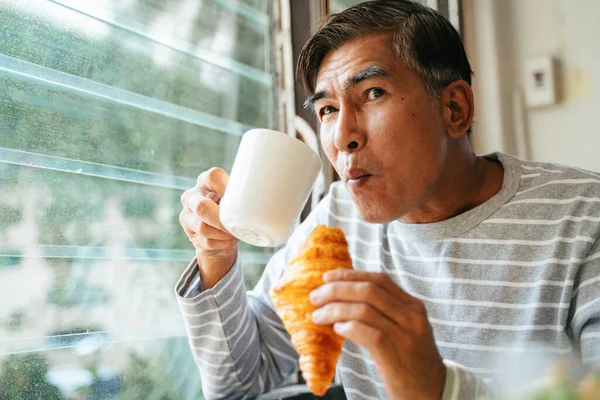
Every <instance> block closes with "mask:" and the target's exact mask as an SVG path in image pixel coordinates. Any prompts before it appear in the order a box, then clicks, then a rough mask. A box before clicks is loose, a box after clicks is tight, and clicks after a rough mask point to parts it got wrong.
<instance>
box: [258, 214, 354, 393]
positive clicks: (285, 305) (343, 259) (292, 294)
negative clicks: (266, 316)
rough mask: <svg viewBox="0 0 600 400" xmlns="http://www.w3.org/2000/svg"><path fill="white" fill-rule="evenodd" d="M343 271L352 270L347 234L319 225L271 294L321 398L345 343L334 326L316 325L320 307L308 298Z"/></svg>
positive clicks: (312, 388) (306, 377) (305, 374)
mask: <svg viewBox="0 0 600 400" xmlns="http://www.w3.org/2000/svg"><path fill="white" fill-rule="evenodd" d="M339 268H348V269H352V260H351V258H350V254H349V253H348V243H347V242H346V238H345V236H344V232H343V231H342V230H341V229H339V228H328V227H326V226H325V225H319V226H317V227H316V228H315V230H314V231H313V232H312V233H311V234H310V236H309V237H308V239H307V240H306V242H305V243H304V245H303V246H302V247H301V249H300V253H299V255H298V257H296V258H295V259H293V260H292V261H291V262H290V263H289V265H288V266H287V268H286V269H285V271H284V272H283V276H282V277H281V279H280V280H279V281H278V282H277V283H276V284H275V285H274V286H273V287H272V288H271V291H270V293H269V294H270V296H271V299H272V300H273V304H274V306H275V311H276V312H277V315H279V317H280V318H281V320H282V321H283V325H284V327H285V329H286V330H287V331H288V333H289V334H290V336H291V339H292V344H293V346H294V348H295V349H296V351H297V352H298V354H299V356H300V358H299V363H300V370H301V371H302V376H303V377H304V380H305V381H306V385H307V386H308V388H309V389H310V391H311V392H312V393H314V394H315V395H317V396H323V395H324V394H325V392H326V391H327V388H328V387H329V385H330V384H331V382H332V380H333V378H334V375H335V366H336V364H337V361H338V359H339V357H340V355H341V353H342V345H343V344H344V340H345V339H344V338H343V337H341V336H339V335H337V334H336V333H335V332H334V331H333V327H332V326H331V325H329V326H324V325H316V324H313V322H312V317H311V315H312V313H313V311H314V310H315V309H316V307H315V306H314V305H312V303H311V302H310V301H309V300H308V295H309V293H310V292H311V291H312V290H314V289H316V288H317V287H319V286H321V285H322V284H323V274H324V273H325V272H326V271H329V270H331V269H339Z"/></svg>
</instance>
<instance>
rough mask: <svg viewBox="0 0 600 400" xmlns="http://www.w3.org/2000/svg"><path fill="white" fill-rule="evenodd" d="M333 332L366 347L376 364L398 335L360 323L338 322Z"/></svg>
mask: <svg viewBox="0 0 600 400" xmlns="http://www.w3.org/2000/svg"><path fill="white" fill-rule="evenodd" d="M333 330H334V331H335V333H337V334H338V335H340V336H342V337H345V338H346V339H348V340H351V341H352V342H354V343H356V344H357V345H359V346H361V347H364V348H365V349H366V350H367V351H368V352H369V354H370V355H371V357H372V358H373V361H376V362H377V361H378V359H380V357H379V356H378V354H379V353H381V352H382V351H383V352H385V349H389V348H390V347H392V345H391V343H390V336H394V335H396V334H397V333H396V332H391V334H389V333H386V332H384V331H381V330H380V329H377V328H375V327H372V326H370V325H368V324H365V323H364V322H360V321H346V322H336V323H335V324H333Z"/></svg>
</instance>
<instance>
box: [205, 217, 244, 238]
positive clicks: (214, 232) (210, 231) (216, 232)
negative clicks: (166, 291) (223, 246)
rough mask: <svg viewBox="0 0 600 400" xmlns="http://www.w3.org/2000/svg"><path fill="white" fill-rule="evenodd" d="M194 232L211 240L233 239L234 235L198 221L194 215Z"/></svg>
mask: <svg viewBox="0 0 600 400" xmlns="http://www.w3.org/2000/svg"><path fill="white" fill-rule="evenodd" d="M196 232H197V233H198V234H199V235H200V236H202V237H205V238H207V239H213V240H235V237H234V236H233V235H231V234H230V233H228V232H223V231H222V230H220V229H217V228H215V227H214V226H210V225H209V224H207V223H205V222H202V221H200V220H199V219H198V218H197V217H196Z"/></svg>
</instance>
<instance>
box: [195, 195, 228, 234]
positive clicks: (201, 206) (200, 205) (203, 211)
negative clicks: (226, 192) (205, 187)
mask: <svg viewBox="0 0 600 400" xmlns="http://www.w3.org/2000/svg"><path fill="white" fill-rule="evenodd" d="M187 206H188V208H189V209H190V211H191V212H192V213H193V214H194V215H195V216H196V217H197V218H198V219H199V220H200V221H202V222H204V223H205V224H208V225H210V226H212V227H215V228H217V229H219V230H221V231H223V232H225V233H229V232H228V231H227V229H225V227H224V226H223V225H222V224H221V218H220V217H219V206H218V205H217V203H215V202H214V201H212V200H211V199H208V198H206V197H204V196H203V195H202V194H200V192H199V191H196V192H192V194H190V196H189V198H188V202H187Z"/></svg>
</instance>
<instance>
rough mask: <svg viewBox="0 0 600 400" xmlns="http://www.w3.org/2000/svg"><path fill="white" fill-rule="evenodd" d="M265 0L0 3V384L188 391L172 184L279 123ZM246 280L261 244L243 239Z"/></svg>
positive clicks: (36, 395) (260, 260)
mask: <svg viewBox="0 0 600 400" xmlns="http://www.w3.org/2000/svg"><path fill="white" fill-rule="evenodd" d="M267 12H268V7H267V0H243V1H236V0H180V1H163V0H101V1H87V0H51V1H38V2H35V6H34V5H33V3H32V2H31V1H29V0H3V1H2V2H0V26H1V27H2V28H0V399H3V400H4V399H7V400H12V399H15V400H16V399H26V398H27V399H113V398H114V399H199V398H202V394H201V386H200V379H199V374H198V372H197V368H196V366H195V364H194V361H193V359H192V356H191V353H190V350H189V345H188V343H187V339H186V334H185V329H184V326H183V323H182V319H181V315H180V313H179V309H178V306H177V304H176V300H175V296H174V293H173V287H174V285H175V283H176V281H177V279H178V277H179V275H180V274H181V272H182V271H183V269H184V268H185V267H186V266H187V264H188V263H189V261H190V260H191V259H192V257H193V251H192V247H191V244H190V243H189V241H188V240H187V238H186V236H185V234H184V233H183V231H182V230H181V228H180V226H179V222H178V215H179V212H180V211H181V203H180V200H179V198H180V196H181V194H182V192H183V191H184V190H186V189H187V188H189V187H192V186H193V185H194V184H195V179H196V176H197V175H198V174H199V173H200V172H202V171H204V170H206V169H207V168H209V167H212V166H217V167H221V168H224V169H225V170H227V171H229V170H230V168H231V164H232V161H233V157H234V156H235V152H236V150H237V146H238V144H239V141H240V138H241V135H242V133H243V132H244V131H246V130H247V129H249V128H251V127H266V128H277V126H276V125H275V111H276V110H275V108H274V104H275V103H274V100H273V97H274V92H275V88H274V80H273V72H272V66H271V56H272V51H271V39H270V32H269V29H270V26H271V24H270V23H269V20H270V17H269V15H268V13H267ZM241 252H242V261H243V263H244V266H245V276H246V280H247V285H248V287H252V286H254V284H255V282H256V281H257V279H258V277H259V275H260V273H261V272H262V270H263V268H264V264H265V262H266V261H267V260H268V258H269V256H270V254H271V250H265V249H258V248H252V247H250V246H245V245H243V246H242V248H241Z"/></svg>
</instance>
